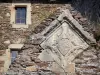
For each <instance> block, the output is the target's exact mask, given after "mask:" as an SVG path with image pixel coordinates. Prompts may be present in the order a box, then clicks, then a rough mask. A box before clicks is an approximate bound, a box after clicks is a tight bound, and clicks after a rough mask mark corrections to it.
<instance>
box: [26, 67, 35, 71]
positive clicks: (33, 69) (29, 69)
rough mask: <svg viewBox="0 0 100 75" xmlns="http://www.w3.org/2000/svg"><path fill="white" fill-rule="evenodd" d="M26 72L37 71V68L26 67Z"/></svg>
mask: <svg viewBox="0 0 100 75" xmlns="http://www.w3.org/2000/svg"><path fill="white" fill-rule="evenodd" d="M26 70H27V71H37V68H36V67H35V66H29V67H26Z"/></svg>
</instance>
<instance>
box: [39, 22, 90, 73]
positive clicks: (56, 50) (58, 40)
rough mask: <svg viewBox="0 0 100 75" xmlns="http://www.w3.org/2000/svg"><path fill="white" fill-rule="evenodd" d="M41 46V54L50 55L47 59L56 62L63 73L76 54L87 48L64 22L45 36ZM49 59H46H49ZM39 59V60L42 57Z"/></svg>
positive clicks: (66, 70)
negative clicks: (42, 49)
mask: <svg viewBox="0 0 100 75" xmlns="http://www.w3.org/2000/svg"><path fill="white" fill-rule="evenodd" d="M41 46H42V48H44V51H43V52H47V54H49V55H50V56H49V57H52V58H53V60H54V61H55V62H56V63H55V65H56V64H58V65H59V66H60V68H61V67H62V69H64V70H65V72H68V69H67V68H68V63H70V62H72V61H73V60H74V58H75V57H76V56H77V55H78V54H80V53H81V52H82V51H84V50H85V49H86V48H88V47H89V45H88V44H87V43H86V42H85V41H84V40H83V39H82V38H81V37H80V36H79V35H78V34H77V33H76V32H75V31H74V30H73V29H71V28H70V26H69V25H68V24H67V23H66V22H64V23H62V24H61V26H60V27H58V28H56V29H55V31H53V32H52V33H51V34H50V35H49V36H47V37H46V40H45V41H43V42H42V43H41ZM45 55H46V54H45ZM49 57H47V58H48V59H49ZM39 58H40V59H41V58H42V56H40V57H39ZM47 58H46V59H47ZM53 66H54V65H53ZM56 67H57V66H56ZM69 70H71V68H69ZM59 71H60V69H59Z"/></svg>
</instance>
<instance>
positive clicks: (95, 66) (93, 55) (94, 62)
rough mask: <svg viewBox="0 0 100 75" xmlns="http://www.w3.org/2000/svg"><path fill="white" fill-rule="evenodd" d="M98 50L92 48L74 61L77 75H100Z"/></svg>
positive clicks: (99, 51) (99, 53) (99, 52)
mask: <svg viewBox="0 0 100 75" xmlns="http://www.w3.org/2000/svg"><path fill="white" fill-rule="evenodd" d="M99 55H100V50H96V49H95V48H93V47H90V48H88V49H87V50H86V51H84V52H83V53H81V54H80V55H79V56H78V57H77V58H76V59H75V60H74V62H75V64H76V73H77V75H100V64H99V63H100V56H99Z"/></svg>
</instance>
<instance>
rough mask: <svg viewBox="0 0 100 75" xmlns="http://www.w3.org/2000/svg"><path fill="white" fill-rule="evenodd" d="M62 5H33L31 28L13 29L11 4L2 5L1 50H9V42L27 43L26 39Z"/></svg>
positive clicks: (0, 12)
mask: <svg viewBox="0 0 100 75" xmlns="http://www.w3.org/2000/svg"><path fill="white" fill-rule="evenodd" d="M59 6H60V5H56V4H54V5H52V4H45V5H44V4H34V3H32V4H31V8H32V12H31V16H32V18H31V19H32V24H31V25H29V28H23V29H22V28H12V25H11V24H10V16H11V12H10V7H11V3H1V4H0V38H1V40H0V49H7V47H8V46H7V44H5V43H6V42H7V41H9V43H10V44H14V43H25V40H26V38H27V37H28V36H29V35H30V34H31V33H32V31H34V29H35V27H36V26H38V25H40V23H41V22H42V21H43V20H44V19H45V18H47V17H49V16H50V14H52V13H53V12H54V11H56V10H57V8H58V7H59Z"/></svg>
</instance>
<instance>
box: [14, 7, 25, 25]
mask: <svg viewBox="0 0 100 75" xmlns="http://www.w3.org/2000/svg"><path fill="white" fill-rule="evenodd" d="M15 9H16V17H15V22H16V24H26V7H16V8H15Z"/></svg>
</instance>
